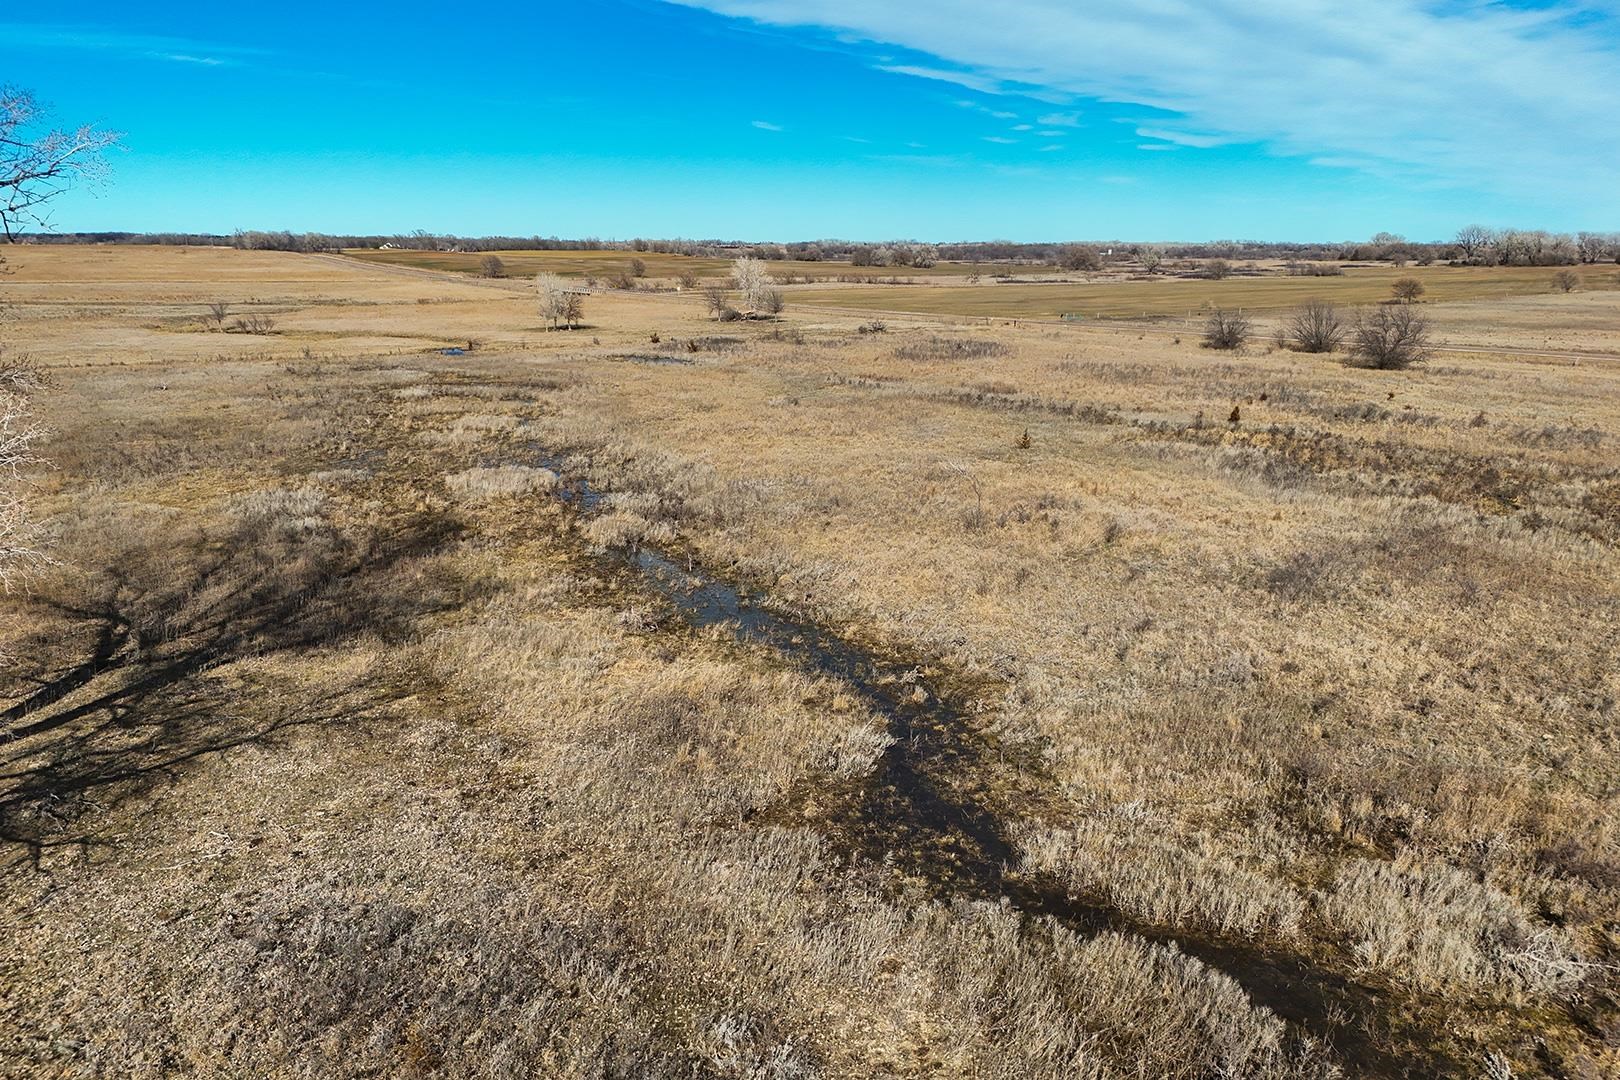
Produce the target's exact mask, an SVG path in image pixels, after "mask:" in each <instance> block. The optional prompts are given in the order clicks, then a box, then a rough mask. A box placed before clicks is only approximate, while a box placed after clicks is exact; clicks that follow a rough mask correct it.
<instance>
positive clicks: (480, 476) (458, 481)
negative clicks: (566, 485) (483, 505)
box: [444, 465, 557, 500]
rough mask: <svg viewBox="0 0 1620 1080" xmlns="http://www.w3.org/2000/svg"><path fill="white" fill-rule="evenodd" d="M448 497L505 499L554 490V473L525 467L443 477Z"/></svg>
mask: <svg viewBox="0 0 1620 1080" xmlns="http://www.w3.org/2000/svg"><path fill="white" fill-rule="evenodd" d="M444 483H445V486H446V487H448V488H449V489H450V491H451V493H452V494H454V495H457V496H459V497H461V498H463V499H468V500H483V499H509V498H516V497H517V496H520V495H529V494H532V493H533V492H536V491H552V490H554V489H555V488H556V487H557V474H556V473H554V472H552V471H551V470H550V469H540V468H535V467H533V466H529V465H496V466H491V467H488V468H476V469H466V470H463V471H462V472H458V473H451V474H450V475H449V476H446V477H445V478H444Z"/></svg>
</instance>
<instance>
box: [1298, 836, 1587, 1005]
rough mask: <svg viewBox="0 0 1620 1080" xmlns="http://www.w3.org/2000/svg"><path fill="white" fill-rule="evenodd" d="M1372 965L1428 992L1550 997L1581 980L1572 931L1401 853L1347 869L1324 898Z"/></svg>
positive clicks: (1327, 910) (1447, 869) (1453, 872)
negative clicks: (1541, 920) (1548, 923)
mask: <svg viewBox="0 0 1620 1080" xmlns="http://www.w3.org/2000/svg"><path fill="white" fill-rule="evenodd" d="M1324 914H1325V915H1326V917H1327V919H1328V920H1329V921H1330V922H1331V923H1332V924H1333V925H1334V926H1336V927H1337V928H1339V929H1340V930H1342V931H1343V932H1344V933H1346V934H1347V935H1348V936H1349V938H1350V942H1351V946H1352V948H1353V950H1354V952H1355V955H1356V958H1357V959H1358V960H1359V961H1360V962H1361V963H1362V964H1363V965H1365V966H1366V967H1367V968H1369V969H1371V970H1374V971H1377V972H1380V973H1382V974H1385V975H1388V976H1389V977H1391V978H1393V979H1395V980H1397V981H1399V982H1403V983H1405V984H1407V985H1409V986H1412V987H1414V988H1416V989H1418V990H1421V991H1424V992H1426V993H1434V994H1456V993H1458V992H1463V993H1467V992H1487V993H1494V994H1499V995H1505V996H1517V995H1530V996H1537V997H1539V996H1545V995H1551V994H1557V993H1562V992H1566V991H1569V990H1571V989H1573V988H1574V987H1575V986H1577V985H1579V983H1580V982H1581V980H1582V978H1583V976H1584V972H1585V970H1586V965H1584V964H1583V963H1582V962H1581V959H1580V957H1579V955H1578V954H1577V952H1576V950H1575V945H1574V942H1573V940H1572V939H1571V937H1570V935H1569V933H1568V932H1567V931H1565V930H1562V929H1560V928H1557V927H1553V926H1546V925H1542V924H1540V923H1538V922H1537V921H1536V920H1534V919H1533V918H1532V917H1531V916H1530V915H1529V914H1528V913H1527V912H1525V911H1524V910H1523V908H1521V907H1520V906H1519V904H1518V903H1517V902H1516V901H1515V900H1514V899H1513V898H1512V897H1510V896H1508V895H1507V894H1505V893H1503V892H1501V891H1499V890H1498V889H1496V888H1493V887H1492V886H1490V885H1488V884H1485V883H1482V882H1480V881H1478V880H1476V879H1475V878H1474V877H1473V876H1471V875H1469V874H1466V873H1464V872H1463V871H1461V870H1458V869H1456V868H1455V867H1452V866H1447V865H1443V864H1439V863H1431V862H1424V861H1422V860H1421V859H1419V858H1418V857H1416V856H1410V855H1408V856H1402V857H1401V858H1399V859H1397V860H1396V861H1394V862H1377V861H1370V860H1357V861H1355V862H1352V863H1350V864H1349V865H1347V866H1346V867H1345V868H1344V869H1343V870H1341V871H1340V873H1339V876H1338V878H1337V880H1336V881H1335V882H1334V883H1333V886H1332V890H1331V892H1330V894H1329V896H1328V899H1327V901H1326V904H1325V907H1324Z"/></svg>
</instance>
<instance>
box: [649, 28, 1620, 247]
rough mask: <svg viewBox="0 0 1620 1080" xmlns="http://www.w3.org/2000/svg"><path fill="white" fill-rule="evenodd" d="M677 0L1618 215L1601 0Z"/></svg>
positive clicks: (1285, 144)
mask: <svg viewBox="0 0 1620 1080" xmlns="http://www.w3.org/2000/svg"><path fill="white" fill-rule="evenodd" d="M673 2H678V3H684V4H687V5H688V6H695V7H701V8H705V9H708V10H711V11H714V12H718V13H720V14H724V15H731V16H737V17H741V18H747V19H752V20H756V21H759V22H764V23H770V24H774V25H780V26H805V27H819V28H831V29H836V30H838V31H841V32H843V33H844V34H846V35H847V36H849V37H850V38H852V39H855V40H858V41H860V42H864V43H873V42H877V43H884V44H887V45H891V46H897V47H903V48H906V49H909V50H911V51H912V52H913V53H914V54H920V55H921V56H923V57H925V58H927V57H933V58H936V59H937V65H932V64H929V63H928V61H927V60H926V59H925V60H924V61H922V62H921V63H918V64H912V65H894V64H891V65H888V69H889V70H892V71H900V72H902V73H907V74H924V73H926V76H925V77H930V78H938V77H941V73H946V74H947V75H948V76H949V81H952V82H955V83H957V84H959V85H964V86H971V87H972V88H973V89H975V90H979V91H982V92H985V93H996V92H1001V93H1008V92H1025V91H1024V90H1022V89H1021V88H1025V87H1029V88H1034V90H1035V91H1038V92H1043V93H1046V94H1048V95H1049V99H1050V98H1062V97H1064V96H1067V97H1068V98H1069V100H1073V99H1075V98H1091V99H1097V100H1102V101H1107V102H1115V103H1132V104H1137V105H1143V106H1149V107H1152V108H1154V109H1156V110H1161V111H1162V112H1164V113H1165V114H1168V115H1167V116H1166V118H1165V122H1164V123H1162V124H1155V125H1154V127H1156V128H1158V129H1159V131H1156V133H1155V134H1159V133H1160V132H1177V133H1180V135H1181V137H1180V138H1179V139H1178V140H1177V142H1176V145H1182V146H1197V145H1198V143H1197V142H1192V141H1189V133H1190V137H1191V138H1192V139H1197V138H1220V139H1222V140H1224V141H1227V142H1251V143H1258V144H1262V145H1263V146H1265V147H1266V148H1267V149H1268V150H1270V151H1272V152H1274V153H1281V154H1286V155H1295V156H1300V157H1303V158H1306V159H1311V158H1321V159H1326V160H1336V161H1337V160H1342V161H1358V162H1362V163H1365V164H1368V165H1376V166H1377V167H1378V168H1380V169H1382V170H1386V171H1388V172H1389V173H1390V174H1391V175H1397V174H1399V175H1405V176H1408V177H1410V178H1412V179H1414V180H1421V181H1424V182H1440V183H1452V184H1458V185H1465V186H1470V187H1475V188H1480V189H1492V190H1496V191H1498V192H1504V193H1512V194H1516V195H1529V194H1531V193H1534V194H1535V195H1536V196H1538V197H1542V198H1545V195H1546V192H1547V190H1548V188H1549V185H1554V186H1556V187H1557V188H1558V189H1560V190H1561V191H1562V192H1564V193H1565V197H1566V198H1567V197H1578V198H1584V199H1586V200H1587V201H1588V202H1590V203H1592V204H1593V205H1592V206H1591V207H1590V210H1591V211H1592V212H1594V214H1595V215H1596V214H1605V213H1614V212H1620V120H1617V119H1616V118H1617V117H1620V4H1616V3H1614V2H1613V0H1544V2H1541V3H1538V4H1537V5H1536V6H1534V7H1529V8H1524V7H1514V6H1510V5H1509V4H1507V3H1502V2H1496V0H1359V2H1357V3H1355V4H1346V3H1344V2H1343V0H1155V2H1154V3H1150V4H1120V3H1114V2H1109V0H1068V2H1066V3H1063V4H1055V3H1052V2H1051V0H1001V2H1000V3H998V4H997V5H996V10H995V16H994V18H986V17H985V12H984V7H983V4H982V0H935V2H933V3H931V4H928V5H926V6H923V5H918V4H916V3H914V2H912V0H673ZM1053 115H1054V116H1055V115H1058V114H1053ZM1076 119H1077V118H1076ZM1041 122H1042V123H1043V125H1044V126H1048V127H1054V128H1056V127H1064V126H1069V125H1068V124H1066V123H1063V122H1059V121H1057V120H1055V119H1048V118H1043V119H1042V121H1041ZM1144 145H1147V146H1154V145H1157V144H1153V143H1147V144H1144ZM1160 148H1161V149H1162V148H1164V147H1160Z"/></svg>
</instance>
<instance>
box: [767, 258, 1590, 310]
mask: <svg viewBox="0 0 1620 1080" xmlns="http://www.w3.org/2000/svg"><path fill="white" fill-rule="evenodd" d="M1554 273H1556V270H1555V269H1554V268H1550V267H1544V266H1500V267H1498V266H1490V267H1486V266H1463V267H1453V266H1408V267H1394V266H1353V267H1350V268H1348V269H1347V270H1345V272H1344V275H1343V277H1340V278H1319V277H1288V276H1284V275H1281V274H1278V273H1272V274H1269V275H1267V276H1256V277H1230V278H1226V279H1224V280H1220V281H1209V280H1199V279H1196V278H1173V277H1163V278H1159V279H1157V280H1153V279H1143V278H1131V279H1120V278H1116V279H1114V280H1100V281H1094V282H1085V283H1076V284H1061V285H1047V284H1030V283H1026V282H1021V281H1013V282H1008V283H1006V284H983V285H967V284H951V285H899V286H893V285H891V286H881V287H862V286H860V285H846V286H841V287H832V286H828V287H824V288H820V289H811V290H804V291H801V292H800V293H799V299H800V301H801V302H802V303H806V304H816V305H822V304H827V305H836V306H838V307H846V308H859V309H863V310H868V311H901V312H915V313H920V314H929V315H981V316H1000V317H1004V318H1013V317H1016V318H1058V317H1061V316H1064V315H1070V316H1082V317H1085V318H1093V319H1095V318H1116V319H1117V318H1138V317H1146V318H1161V317H1172V318H1174V317H1187V316H1189V314H1190V315H1192V316H1195V317H1196V316H1198V315H1199V313H1201V312H1204V311H1208V310H1209V309H1210V308H1233V309H1242V310H1246V311H1255V312H1274V311H1279V310H1283V309H1287V308H1291V307H1295V306H1297V305H1298V304H1301V303H1303V302H1304V301H1306V300H1310V299H1314V298H1317V297H1321V296H1331V297H1332V298H1333V299H1335V300H1336V301H1338V302H1339V303H1343V304H1371V303H1378V302H1380V301H1384V300H1388V299H1389V298H1390V286H1392V285H1393V284H1394V283H1395V281H1396V280H1398V279H1400V278H1416V279H1417V280H1419V281H1421V282H1423V284H1424V287H1425V289H1426V290H1427V292H1426V295H1425V299H1426V300H1429V301H1434V302H1457V301H1466V300H1478V301H1486V302H1492V301H1499V300H1505V299H1515V298H1518V297H1525V296H1535V295H1538V294H1552V293H1555V292H1557V291H1558V288H1557V286H1556V285H1555V284H1554V282H1553V275H1554ZM1581 282H1582V284H1581V287H1582V289H1583V290H1586V291H1594V292H1600V293H1612V292H1614V291H1615V290H1617V289H1620V268H1617V267H1615V266H1613V265H1607V266H1595V267H1587V268H1583V272H1582V273H1581ZM1605 302H1606V303H1608V304H1612V303H1613V302H1614V298H1613V297H1612V296H1610V297H1606V298H1605Z"/></svg>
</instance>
